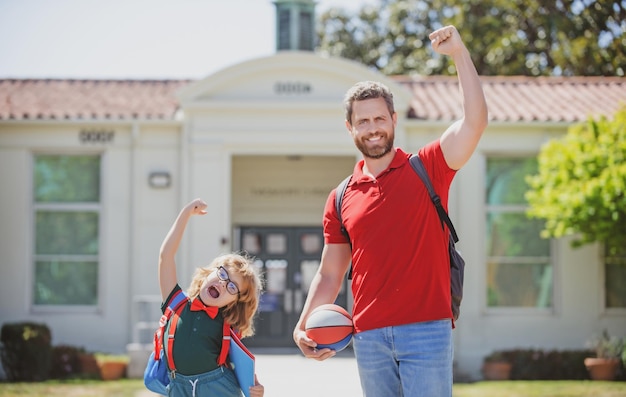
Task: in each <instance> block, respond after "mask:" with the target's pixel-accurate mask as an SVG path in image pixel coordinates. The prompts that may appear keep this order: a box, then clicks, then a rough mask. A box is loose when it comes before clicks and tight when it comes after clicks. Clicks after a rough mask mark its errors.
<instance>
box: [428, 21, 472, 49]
mask: <svg viewBox="0 0 626 397" xmlns="http://www.w3.org/2000/svg"><path fill="white" fill-rule="evenodd" d="M428 38H429V39H430V43H431V45H432V46H433V50H435V52H437V53H439V54H442V55H453V54H456V53H457V52H458V51H460V50H462V49H463V48H465V45H464V44H463V41H462V40H461V35H460V34H459V32H458V30H456V28H455V27H454V26H452V25H449V26H446V27H443V28H441V29H437V30H435V31H434V32H432V33H431V34H429V35H428Z"/></svg>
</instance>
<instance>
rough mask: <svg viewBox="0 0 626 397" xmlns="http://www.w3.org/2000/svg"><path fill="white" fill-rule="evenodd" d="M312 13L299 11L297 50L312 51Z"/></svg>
mask: <svg viewBox="0 0 626 397" xmlns="http://www.w3.org/2000/svg"><path fill="white" fill-rule="evenodd" d="M313 30H314V29H313V14H312V13H311V12H308V11H301V12H300V47H299V48H298V49H299V50H308V51H313Z"/></svg>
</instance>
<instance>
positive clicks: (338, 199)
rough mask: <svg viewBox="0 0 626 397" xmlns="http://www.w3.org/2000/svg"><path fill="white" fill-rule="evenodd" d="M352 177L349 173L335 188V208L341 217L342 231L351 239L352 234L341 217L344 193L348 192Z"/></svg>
mask: <svg viewBox="0 0 626 397" xmlns="http://www.w3.org/2000/svg"><path fill="white" fill-rule="evenodd" d="M350 179H352V175H348V176H347V177H346V179H344V180H343V181H341V183H340V184H339V185H338V186H337V188H336V189H335V210H337V217H338V218H339V223H340V224H341V233H343V235H344V236H346V238H347V239H348V242H349V241H350V235H348V231H347V230H346V227H345V226H344V225H343V219H342V218H341V203H342V202H343V195H344V194H345V193H346V188H347V187H348V183H350Z"/></svg>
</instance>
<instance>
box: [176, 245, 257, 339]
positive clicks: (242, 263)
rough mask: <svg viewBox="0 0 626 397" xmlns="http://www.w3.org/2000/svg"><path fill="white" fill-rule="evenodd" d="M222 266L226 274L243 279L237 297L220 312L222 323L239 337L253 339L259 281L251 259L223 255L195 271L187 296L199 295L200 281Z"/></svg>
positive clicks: (194, 296)
mask: <svg viewBox="0 0 626 397" xmlns="http://www.w3.org/2000/svg"><path fill="white" fill-rule="evenodd" d="M220 266H223V267H224V268H226V270H227V271H228V272H229V274H233V272H236V273H238V274H239V275H241V278H242V279H243V282H242V284H243V285H238V287H239V296H238V297H237V300H236V301H235V302H232V303H230V304H229V305H227V306H226V307H225V308H224V320H225V321H228V323H229V324H230V325H231V327H233V328H234V329H235V330H237V331H238V332H239V333H240V334H241V336H242V337H246V336H252V335H254V322H253V319H254V315H255V314H256V311H257V308H258V307H259V297H260V294H261V290H262V281H261V277H260V275H259V274H258V271H257V269H256V267H255V265H254V263H253V261H252V258H250V257H248V256H244V255H240V254H225V255H221V256H218V257H217V258H215V259H214V260H213V262H211V264H209V266H207V267H200V268H197V269H196V271H195V273H194V275H193V278H192V280H191V284H190V285H189V288H188V289H187V295H188V296H189V297H190V298H191V300H193V299H195V298H196V297H197V296H198V295H199V294H200V287H201V286H202V283H203V282H204V279H205V278H207V277H208V275H209V274H211V273H212V272H213V271H215V269H217V268H218V267H220Z"/></svg>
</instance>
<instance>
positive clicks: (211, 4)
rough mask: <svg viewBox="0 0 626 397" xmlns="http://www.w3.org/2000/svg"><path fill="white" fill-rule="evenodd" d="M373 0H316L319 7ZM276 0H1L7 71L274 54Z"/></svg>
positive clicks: (38, 72) (134, 74) (107, 74)
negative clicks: (274, 1) (274, 2)
mask: <svg viewBox="0 0 626 397" xmlns="http://www.w3.org/2000/svg"><path fill="white" fill-rule="evenodd" d="M372 1H373V0H317V7H316V12H317V14H318V15H319V14H321V13H322V12H323V11H325V10H327V9H328V8H331V7H342V8H347V9H350V10H356V9H358V8H359V7H360V6H362V5H363V4H364V3H372ZM275 10H276V9H275V6H274V4H273V2H272V1H271V0H0V78H114V79H117V78H138V79H162V78H175V79H178V78H191V79H201V78H204V77H206V76H207V75H209V74H211V73H214V72H216V71H218V70H219V69H222V68H224V67H228V66H231V65H234V64H237V63H239V62H242V61H245V60H248V59H253V58H258V57H263V56H268V55H272V54H274V53H275V52H276V50H275V48H276V44H275V33H276V31H275V19H276V18H275V12H276V11H275Z"/></svg>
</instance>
